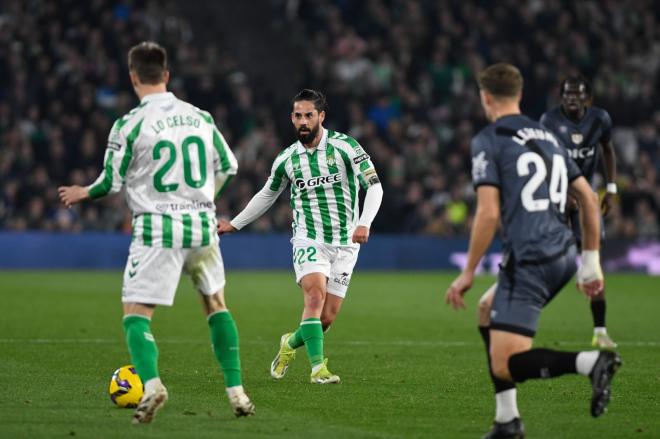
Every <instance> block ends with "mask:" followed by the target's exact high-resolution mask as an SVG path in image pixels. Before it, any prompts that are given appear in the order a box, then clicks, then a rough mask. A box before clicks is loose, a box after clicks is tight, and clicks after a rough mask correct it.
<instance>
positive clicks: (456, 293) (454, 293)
mask: <svg viewBox="0 0 660 439" xmlns="http://www.w3.org/2000/svg"><path fill="white" fill-rule="evenodd" d="M473 279H474V275H473V274H472V273H469V272H467V271H464V272H462V273H461V274H460V275H459V276H458V277H457V278H456V279H455V280H454V282H452V283H451V285H450V286H449V288H448V289H447V292H446V293H445V303H446V304H447V305H451V306H452V307H453V308H454V309H456V310H458V309H461V308H463V309H465V301H464V300H463V296H464V295H465V293H467V292H468V290H469V289H470V288H472V281H473Z"/></svg>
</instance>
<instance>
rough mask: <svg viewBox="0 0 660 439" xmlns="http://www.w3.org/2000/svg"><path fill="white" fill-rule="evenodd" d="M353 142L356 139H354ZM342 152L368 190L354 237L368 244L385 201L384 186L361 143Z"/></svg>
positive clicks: (361, 184) (361, 242)
mask: <svg viewBox="0 0 660 439" xmlns="http://www.w3.org/2000/svg"><path fill="white" fill-rule="evenodd" d="M353 142H355V141H354V140H353ZM342 154H346V156H347V157H348V160H349V162H350V165H351V168H352V169H353V172H354V173H355V175H357V176H358V181H359V182H360V186H362V189H364V190H365V191H366V193H365V197H364V204H363V206H362V214H361V215H360V219H359V220H358V225H357V227H356V228H355V231H354V232H353V237H352V241H353V242H355V243H358V244H366V243H367V241H368V240H369V230H370V228H371V223H372V222H373V221H374V219H375V218H376V214H377V213H378V210H379V209H380V205H381V203H382V201H383V186H382V185H381V183H380V179H379V178H378V173H377V172H376V168H375V166H374V164H373V162H372V161H371V158H370V157H369V155H368V154H367V153H366V152H365V151H364V149H363V148H362V146H360V144H358V143H357V142H355V144H354V145H350V147H349V148H346V149H342Z"/></svg>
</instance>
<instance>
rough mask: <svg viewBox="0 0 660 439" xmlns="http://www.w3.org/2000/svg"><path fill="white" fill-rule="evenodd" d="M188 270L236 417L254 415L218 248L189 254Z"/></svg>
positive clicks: (197, 250) (201, 248) (190, 251)
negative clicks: (246, 391) (244, 383)
mask: <svg viewBox="0 0 660 439" xmlns="http://www.w3.org/2000/svg"><path fill="white" fill-rule="evenodd" d="M185 270H186V272H187V273H189V274H190V276H191V278H192V281H193V284H194V285H195V288H196V289H197V291H198V292H199V293H200V298H201V300H202V307H203V309H204V313H205V315H206V317H207V322H208V325H209V330H210V333H211V346H212V348H213V353H214V355H215V358H216V360H217V361H218V363H219V365H220V369H221V370H222V373H223V376H224V379H225V388H226V392H227V397H228V398H229V403H230V404H231V406H232V409H233V411H234V414H235V415H236V416H237V417H238V416H248V415H252V414H254V412H255V409H254V404H252V402H251V401H250V399H249V398H248V396H247V395H246V394H245V390H244V389H243V382H242V378H241V359H240V349H239V339H238V329H237V328H236V323H235V322H234V319H233V317H232V315H231V313H230V312H229V309H227V306H226V304H225V296H224V287H225V270H224V264H223V262H222V256H221V255H220V250H219V248H218V246H217V245H210V246H206V247H200V248H196V249H191V250H188V254H187V257H186V264H185Z"/></svg>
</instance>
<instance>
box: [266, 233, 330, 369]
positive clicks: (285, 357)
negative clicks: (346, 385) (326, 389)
mask: <svg viewBox="0 0 660 439" xmlns="http://www.w3.org/2000/svg"><path fill="white" fill-rule="evenodd" d="M331 259H332V254H331V253H330V249H329V247H328V246H325V245H323V244H319V243H317V242H314V241H312V240H308V239H294V240H293V267H294V270H295V272H296V283H298V285H300V287H301V289H302V290H303V299H304V309H303V315H302V321H301V322H300V325H299V326H298V328H297V329H296V330H295V331H294V332H292V333H287V334H284V335H282V337H281V338H280V347H279V350H278V352H277V355H276V356H275V358H274V359H273V361H272V363H271V366H270V374H271V376H272V377H273V378H275V379H280V378H283V377H284V375H285V374H286V372H287V370H288V368H289V365H290V363H291V361H292V360H293V359H294V358H295V350H296V349H297V348H299V347H301V346H303V345H304V346H305V348H306V350H307V355H308V358H309V361H310V364H311V365H312V374H317V373H321V374H323V375H325V374H327V375H331V374H330V373H329V372H328V371H327V367H326V366H325V361H324V356H323V328H322V327H321V314H322V312H323V306H324V303H325V298H326V292H327V290H326V286H327V283H328V277H329V275H330V267H331V264H330V260H331ZM333 379H336V381H333V382H338V381H339V377H337V376H334V378H333ZM312 381H313V382H316V381H314V380H312ZM323 381H328V380H320V381H318V382H323ZM328 382H331V381H328Z"/></svg>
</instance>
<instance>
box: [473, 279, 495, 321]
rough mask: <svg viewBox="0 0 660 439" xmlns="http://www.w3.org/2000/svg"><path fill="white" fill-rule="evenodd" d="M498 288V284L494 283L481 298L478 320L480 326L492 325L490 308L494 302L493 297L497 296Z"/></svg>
mask: <svg viewBox="0 0 660 439" xmlns="http://www.w3.org/2000/svg"><path fill="white" fill-rule="evenodd" d="M496 288H497V284H495V285H493V286H492V287H490V288H489V289H488V290H487V291H486V292H485V293H484V294H483V295H482V296H481V298H480V299H479V305H478V306H477V320H479V326H489V325H490V310H491V307H492V304H493V297H494V296H495V289H496Z"/></svg>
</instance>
